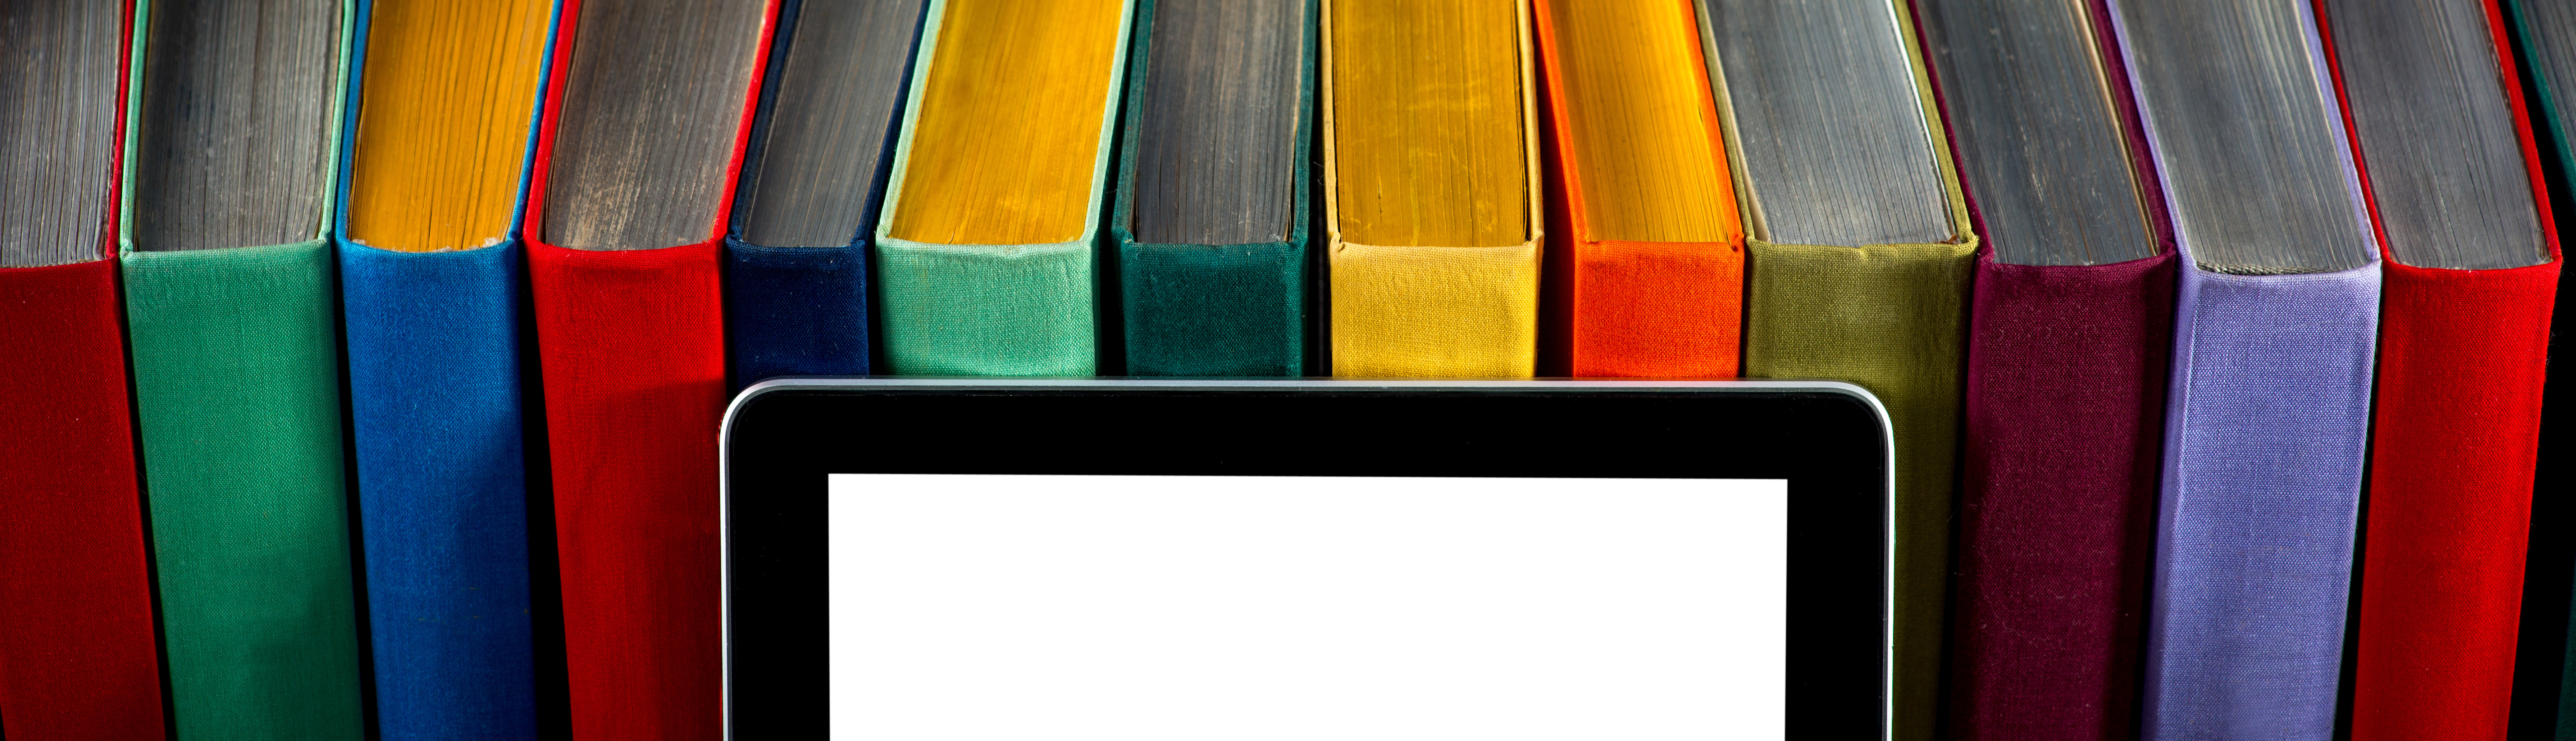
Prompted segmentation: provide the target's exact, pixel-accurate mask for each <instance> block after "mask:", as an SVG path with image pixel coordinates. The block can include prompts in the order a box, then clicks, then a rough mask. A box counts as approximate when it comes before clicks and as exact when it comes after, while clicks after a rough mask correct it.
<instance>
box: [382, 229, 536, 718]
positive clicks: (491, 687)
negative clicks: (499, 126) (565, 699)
mask: <svg viewBox="0 0 2576 741" xmlns="http://www.w3.org/2000/svg"><path fill="white" fill-rule="evenodd" d="M519 253H520V250H519V249H518V247H517V245H515V244H513V245H505V246H499V247H487V248H483V249H478V250H469V251H464V252H430V253H415V252H391V251H386V250H379V249H375V248H372V247H365V246H359V245H352V244H348V243H346V242H343V243H342V244H341V245H340V271H341V290H342V298H343V299H344V300H345V301H346V302H347V303H346V305H347V307H348V313H347V324H348V343H349V397H350V399H349V400H350V412H351V418H352V420H353V422H354V426H355V430H354V432H355V437H356V441H357V454H358V456H357V463H358V465H357V470H358V511H359V517H360V521H361V523H362V526H363V532H364V536H363V537H364V541H362V542H363V543H364V544H365V546H364V551H365V553H366V561H367V563H366V574H367V613H368V617H369V618H370V621H371V632H372V633H373V634H374V648H375V674H376V710H377V725H378V727H379V728H381V729H382V731H383V738H385V739H388V741H392V740H394V739H449V738H482V739H511V738H520V739H532V738H535V737H536V725H535V723H536V696H535V667H534V663H533V662H534V659H533V657H532V655H531V653H530V652H531V650H532V649H531V645H530V633H529V630H530V628H529V593H528V512H527V489H526V486H527V483H526V475H527V474H526V467H525V461H524V457H523V456H524V454H525V451H524V448H523V443H524V441H523V439H522V431H521V429H522V428H521V419H520V414H521V412H520V409H521V402H522V399H521V398H520V375H519V374H520V371H521V370H522V363H523V360H522V358H521V357H520V354H519V331H518V330H519V320H520V317H519V306H518V299H517V294H518V285H519V283H520V275H519V273H520V267H519V265H520V254H519Z"/></svg>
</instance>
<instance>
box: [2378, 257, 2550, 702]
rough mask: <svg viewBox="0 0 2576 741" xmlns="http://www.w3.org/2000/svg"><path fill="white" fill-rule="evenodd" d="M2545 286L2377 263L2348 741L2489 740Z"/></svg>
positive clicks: (2544, 334)
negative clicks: (2379, 284)
mask: <svg viewBox="0 0 2576 741" xmlns="http://www.w3.org/2000/svg"><path fill="white" fill-rule="evenodd" d="M2558 274H2559V266H2558V264H2557V263H2555V262H2552V263H2549V264H2545V265H2537V266H2532V267H2525V268H2514V269H2510V270H2434V269H2425V268H2412V267H2406V266H2402V265H2397V264H2394V263H2390V264H2389V265H2388V273H2387V276H2386V280H2387V284H2386V286H2385V287H2384V289H2383V290H2384V291H2385V293H2384V294H2383V297H2384V303H2383V304H2382V307H2381V315H2380V340H2379V341H2380V345H2379V374H2378V384H2379V388H2378V395H2377V406H2378V409H2377V413H2376V415H2375V418H2374V422H2375V424H2374V425H2373V431H2372V445H2371V459H2370V497H2369V501H2370V509H2369V517H2368V518H2367V521H2368V525H2367V527H2368V532H2367V533H2366V534H2365V535H2364V541H2363V542H2365V543H2368V544H2369V547H2367V548H2364V549H2363V550H2362V567H2361V568H2362V572H2361V573H2362V577H2361V578H2362V583H2361V589H2360V592H2359V598H2358V600H2357V606H2356V608H2355V609H2357V610H2359V612H2360V614H2359V616H2358V621H2357V623H2356V625H2355V628H2354V629H2355V630H2356V631H2357V632H2358V635H2357V636H2356V638H2355V641H2356V645H2355V649H2354V656H2353V663H2354V667H2353V699H2352V733H2353V738H2355V739H2383V738H2385V739H2399V738H2403V739H2492V738H2502V737H2503V736H2504V734H2505V726H2506V720H2507V716H2508V709H2509V708H2510V705H2511V699H2512V694H2513V664H2514V639H2515V631H2516V629H2517V627H2518V619H2519V617H2520V616H2521V611H2522V584H2523V551H2524V544H2525V538H2526V536H2527V535H2528V532H2529V525H2530V515H2531V487H2532V473H2533V470H2534V468H2535V467H2536V466H2537V465H2538V463H2539V461H2538V459H2539V437H2540V409H2541V387H2542V385H2543V383H2544V382H2545V380H2546V377H2547V372H2546V365H2545V363H2546V361H2547V351H2548V350H2547V348H2548V345H2549V313H2550V310H2551V308H2552V304H2553V300H2554V292H2555V290H2556V288H2557V284H2558Z"/></svg>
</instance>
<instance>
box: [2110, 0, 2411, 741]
mask: <svg viewBox="0 0 2576 741" xmlns="http://www.w3.org/2000/svg"><path fill="white" fill-rule="evenodd" d="M2287 4H2288V5H2297V6H2298V12H2299V14H2300V24H2301V26H2302V27H2303V28H2304V33H2303V34H2302V35H2303V36H2304V38H2305V44H2304V45H2305V47H2306V48H2307V49H2308V50H2309V56H2310V57H2311V59H2310V60H2309V66H2310V67H2312V68H2313V69H2314V70H2315V76H2316V84H2317V86H2318V90H2319V91H2320V93H2319V94H2320V95H2321V96H2324V98H2325V105H2326V109H2327V112H2328V113H2329V116H2328V117H2329V118H2330V119H2332V121H2331V122H2330V124H2331V126H2332V133H2333V136H2334V139H2335V141H2336V148H2337V150H2338V152H2337V155H2338V156H2339V157H2341V158H2342V160H2343V162H2344V173H2343V174H2344V177H2343V180H2344V182H2345V186H2346V189H2347V190H2349V191H2350V195H2351V200H2352V214H2353V218H2354V219H2356V221H2358V222H2360V223H2362V224H2364V225H2367V223H2368V216H2367V214H2366V213H2364V210H2363V203H2362V198H2361V191H2360V186H2359V184H2358V181H2356V180H2355V179H2354V178H2355V177H2356V176H2355V174H2354V173H2353V171H2352V169H2351V163H2350V149H2349V148H2348V145H2347V144H2346V142H2348V141H2349V140H2348V138H2347V134H2346V132H2345V131H2344V130H2343V128H2342V127H2343V122H2342V120H2341V118H2340V117H2339V116H2338V115H2335V112H2336V111H2338V110H2339V107H2338V106H2336V105H2335V103H2334V98H2333V95H2332V91H2331V89H2329V87H2328V86H2329V85H2331V84H2332V83H2331V82H2330V81H2329V80H2328V79H2327V68H2326V65H2325V60H2324V58H2323V57H2322V56H2320V55H2319V50H2320V49H2321V45H2320V43H2319V41H2318V38H2317V35H2316V34H2317V29H2316V25H2315V19H2314V16H2313V15H2311V14H2310V13H2309V10H2308V8H2306V7H2305V6H2304V5H2303V4H2297V3H2287ZM2108 5H2109V7H2110V8H2111V9H2112V10H2113V13H2112V14H2111V15H2112V17H2113V18H2114V27H2115V28H2119V27H2120V26H2119V22H2118V21H2117V19H2118V18H2119V17H2120V16H2119V12H2118V8H2119V7H2120V5H2121V3H2120V2H2118V0H2112V2H2109V3H2108ZM2128 33H2129V32H2128V31H2127V30H2125V29H2122V30H2121V34H2120V49H2121V56H2122V61H2123V63H2124V64H2125V65H2126V66H2127V67H2128V68H2129V69H2132V70H2135V69H2137V68H2138V65H2139V64H2140V60H2139V58H2138V56H2137V53H2136V51H2135V50H2134V48H2133V46H2132V42H2131V41H2130V40H2129V38H2128ZM2132 93H2133V98H2135V105H2136V106H2137V107H2138V110H2139V112H2140V116H2141V118H2142V119H2144V121H2145V127H2146V130H2147V131H2148V132H2149V135H2150V144H2149V151H2150V152H2153V153H2154V154H2155V164H2156V172H2157V177H2158V178H2159V180H2160V181H2161V182H2162V183H2163V187H2164V189H2165V191H2166V192H2165V200H2166V201H2167V202H2168V203H2173V202H2175V200H2176V199H2175V195H2174V192H2173V190H2172V189H2173V187H2174V186H2173V177H2172V173H2171V172H2170V170H2169V168H2168V166H2167V164H2166V162H2165V161H2164V159H2163V157H2164V155H2163V153H2162V152H2161V150H2160V149H2159V148H2158V147H2157V146H2156V145H2155V144H2154V143H2153V142H2152V137H2153V132H2154V130H2155V126H2156V124H2155V116H2156V111H2155V109H2154V106H2153V104H2152V102H2151V101H2149V100H2148V99H2147V98H2146V96H2145V95H2144V93H2143V91H2139V90H2135V89H2133V90H2132ZM2190 218H2191V215H2190V214H2188V213H2182V212H2179V211H2177V212H2175V214H2174V219H2175V221H2176V222H2177V223H2179V222H2183V221H2187V220H2189V219H2190ZM2175 247H2176V250H2175V252H2176V254H2177V256H2178V258H2179V260H2178V262H2179V264H2178V265H2176V267H2175V271H2176V272H2177V273H2178V274H2179V280H2178V282H2177V283H2176V286H2175V296H2174V327H2173V352H2172V355H2171V369H2170V371H2169V374H2168V376H2169V380H2168V385H2167V387H2166V388H2167V390H2166V402H2165V403H2166V409H2165V423H2164V436H2165V440H2164V452H2163V456H2162V464H2161V467H2162V474H2161V479H2162V481H2161V483H2160V485H2159V489H2158V495H2159V501H2160V504H2159V510H2158V513H2157V533H2156V561H2155V571H2154V573H2153V574H2152V576H2151V577H2150V583H2151V585H2152V586H2151V587H2150V588H2151V589H2152V592H2151V594H2150V603H2149V608H2148V616H2147V642H2146V649H2145V654H2144V656H2143V663H2144V664H2145V670H2144V673H2143V678H2142V680H2141V681H2142V683H2143V685H2142V688H2141V693H2140V703H2141V704H2140V708H2139V713H2140V716H2141V719H2140V725H2141V728H2142V729H2143V731H2142V732H2143V735H2145V736H2146V737H2148V738H2313V739H2324V738H2328V737H2329V736H2330V735H2331V733H2332V730H2333V726H2334V715H2335V698H2336V692H2337V687H2338V678H2339V676H2338V672H2339V669H2340V667H2341V665H2342V662H2341V659H2342V654H2343V647H2344V618H2345V605H2346V602H2347V599H2348V596H2349V592H2348V591H2347V589H2346V587H2347V585H2348V583H2349V581H2350V577H2351V570H2352V565H2353V561H2352V559H2353V555H2354V552H2353V533H2354V529H2353V528H2354V524H2355V523H2354V519H2355V517H2356V515H2357V514H2358V502H2357V498H2358V496H2359V495H2360V492H2361V474H2362V454H2363V446H2364V443H2365V440H2364V435H2365V431H2366V430H2367V429H2368V425H2369V419H2368V415H2369V409H2370V380H2371V369H2372V355H2373V352H2374V344H2375V340H2376V339H2377V335H2378V318H2379V296H2380V266H2379V263H2378V262H2377V259H2376V254H2375V251H2374V253H2373V254H2372V255H2371V259H2370V260H2369V261H2368V262H2366V263H2365V264H2363V265H2362V266H2361V267H2358V268H2351V269H2345V270H2339V271H2332V272H2319V273H2301V274H2289V275H2238V274H2229V273H2219V272H2214V271H2210V270H2204V269H2202V268H2201V266H2200V263H2199V262H2197V261H2196V260H2195V259H2194V258H2193V244H2192V241H2191V239H2190V238H2189V236H2188V234H2186V233H2178V234H2177V238H2176V240H2175Z"/></svg>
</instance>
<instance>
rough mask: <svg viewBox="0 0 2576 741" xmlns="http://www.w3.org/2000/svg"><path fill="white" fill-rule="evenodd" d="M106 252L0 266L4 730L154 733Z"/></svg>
mask: <svg viewBox="0 0 2576 741" xmlns="http://www.w3.org/2000/svg"><path fill="white" fill-rule="evenodd" d="M121 305H122V302H121V301H120V300H118V298H117V295H116V263H115V261H112V260H93V261H90V262H82V263H74V264H71V265H58V266H54V267H42V268H11V269H6V270H0V373H5V374H6V376H7V378H8V381H7V382H5V383H0V430H7V431H8V433H7V434H8V436H9V439H8V442H7V444H5V445H0V729H5V730H0V732H5V733H6V734H7V736H8V737H9V738H11V739H31V740H34V739H71V738H80V739H145V738H150V739H158V738H161V737H162V736H163V734H164V733H165V731H164V730H163V727H162V720H161V659H160V653H159V650H160V645H159V642H158V640H157V639H156V638H155V637H154V636H153V631H152V592H151V589H152V586H151V581H150V579H149V578H148V576H147V574H148V572H147V571H146V568H145V563H144V550H143V496H142V494H141V492H140V491H138V490H137V488H136V478H135V459H134V429H133V416H132V415H131V414H130V410H129V408H128V406H127V404H126V395H125V384H126V379H125V345H124V339H123V338H124V332H123V329H122V328H121V327H119V326H118V318H119V317H120V316H121V315H120V313H119V311H118V309H119V307H120V306H121Z"/></svg>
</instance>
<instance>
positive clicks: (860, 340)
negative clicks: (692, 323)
mask: <svg viewBox="0 0 2576 741" xmlns="http://www.w3.org/2000/svg"><path fill="white" fill-rule="evenodd" d="M866 250H867V245H866V243H864V242H862V243H859V244H852V245H844V246H840V247H762V246H758V245H752V244H747V243H744V242H743V241H741V240H739V239H733V238H727V239H726V240H725V308H726V315H725V321H726V329H727V333H728V334H729V335H730V336H731V340H732V350H731V353H732V358H733V369H734V379H735V381H736V383H737V384H739V385H742V386H748V385H751V384H754V383H759V382H760V381H761V380H763V379H767V378H772V377H776V376H856V375H866V374H867V373H868V271H867V257H868V256H867V252H866Z"/></svg>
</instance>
